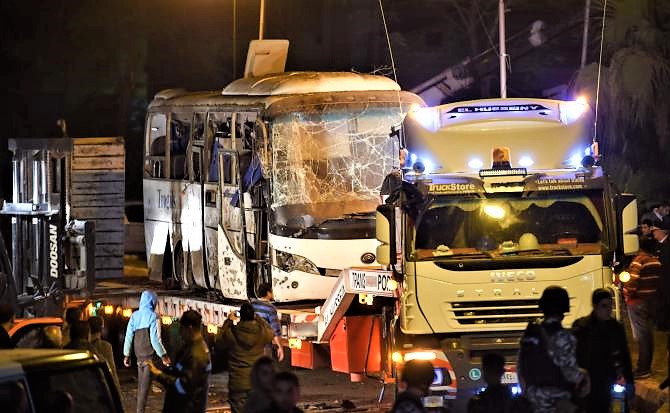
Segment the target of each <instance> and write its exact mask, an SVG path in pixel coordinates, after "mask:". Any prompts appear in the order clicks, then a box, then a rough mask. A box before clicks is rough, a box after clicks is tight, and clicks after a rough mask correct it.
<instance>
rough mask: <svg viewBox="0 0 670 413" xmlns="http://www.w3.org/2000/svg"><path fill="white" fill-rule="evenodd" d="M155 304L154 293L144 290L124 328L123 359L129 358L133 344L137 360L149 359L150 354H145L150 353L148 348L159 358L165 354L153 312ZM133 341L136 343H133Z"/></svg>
mask: <svg viewBox="0 0 670 413" xmlns="http://www.w3.org/2000/svg"><path fill="white" fill-rule="evenodd" d="M157 303H158V296H156V293H154V292H153V291H151V290H145V291H144V292H143V293H142V296H141V297H140V308H139V309H138V310H137V311H135V312H133V315H131V316H130V320H129V321H128V327H126V339H125V340H124V342H123V355H124V356H125V357H130V347H131V346H132V345H133V344H135V346H134V347H135V356H136V357H137V358H138V359H146V358H150V354H146V353H150V352H151V351H150V350H151V349H150V348H149V347H151V348H153V351H155V352H156V354H158V356H159V357H163V356H164V355H165V354H167V351H165V347H164V346H163V342H162V341H161V323H160V320H159V319H158V315H157V314H156V311H155V308H156V304H157ZM136 336H137V337H136ZM147 337H148V340H147ZM133 340H134V341H136V342H135V343H133ZM137 341H142V342H137ZM149 343H150V346H149V345H148V344H149ZM140 353H143V354H140ZM147 356H149V357H147Z"/></svg>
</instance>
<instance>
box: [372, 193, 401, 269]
mask: <svg viewBox="0 0 670 413" xmlns="http://www.w3.org/2000/svg"><path fill="white" fill-rule="evenodd" d="M375 229H376V238H377V241H379V242H380V245H379V246H378V247H377V262H378V263H380V264H381V265H394V264H395V263H396V261H397V259H396V258H397V257H396V239H395V238H396V229H395V208H394V206H393V205H390V204H384V205H379V206H378V207H377V213H376V218H375Z"/></svg>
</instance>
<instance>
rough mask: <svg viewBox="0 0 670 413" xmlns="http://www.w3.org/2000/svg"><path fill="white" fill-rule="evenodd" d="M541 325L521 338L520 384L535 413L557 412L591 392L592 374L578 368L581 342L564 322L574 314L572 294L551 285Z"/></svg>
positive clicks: (530, 327)
mask: <svg viewBox="0 0 670 413" xmlns="http://www.w3.org/2000/svg"><path fill="white" fill-rule="evenodd" d="M539 304H540V310H541V311H542V314H544V318H543V319H542V320H541V322H531V323H528V326H527V327H526V331H524V333H523V336H522V337H521V342H520V344H521V346H520V349H519V357H518V362H517V368H518V371H519V381H520V383H521V385H522V387H523V388H524V392H525V396H526V398H527V399H528V401H529V402H530V404H531V406H532V410H533V411H534V412H539V413H554V412H556V411H557V408H558V406H561V405H562V406H563V407H564V408H568V407H570V408H574V407H576V406H573V405H571V404H572V402H571V399H572V396H573V393H580V394H584V393H587V391H588V387H589V375H588V373H587V372H586V370H584V369H581V368H579V366H578V365H577V355H576V350H577V340H576V339H575V336H574V335H573V334H572V333H571V332H570V331H569V330H566V329H564V328H563V326H562V324H561V322H562V321H563V317H564V316H565V313H567V312H568V311H570V297H569V296H568V292H567V291H566V290H565V289H564V288H561V287H559V286H549V287H547V288H545V289H544V291H543V292H542V297H540V302H539Z"/></svg>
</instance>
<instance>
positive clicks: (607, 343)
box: [572, 288, 635, 413]
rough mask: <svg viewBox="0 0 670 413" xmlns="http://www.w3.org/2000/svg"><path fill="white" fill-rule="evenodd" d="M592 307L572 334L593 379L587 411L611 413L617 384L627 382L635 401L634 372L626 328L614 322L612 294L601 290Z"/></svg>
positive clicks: (594, 293)
mask: <svg viewBox="0 0 670 413" xmlns="http://www.w3.org/2000/svg"><path fill="white" fill-rule="evenodd" d="M591 303H592V304H593V311H592V312H591V314H590V315H588V316H586V317H582V318H580V319H578V320H575V322H574V323H573V324H572V331H573V334H574V335H575V337H576V338H577V363H578V364H579V366H580V367H582V368H584V369H586V371H588V372H589V375H590V377H591V393H590V394H589V395H588V396H587V397H586V400H585V403H586V408H587V411H589V412H594V413H596V412H608V411H609V410H610V400H611V390H612V386H613V385H614V384H615V383H619V384H623V383H622V382H623V381H624V380H625V384H626V390H627V393H628V394H627V397H628V400H629V402H632V401H633V398H634V397H635V386H634V383H633V369H632V367H631V360H630V353H629V351H628V344H627V342H626V333H625V330H624V327H623V325H622V324H621V323H620V322H618V321H617V320H616V319H614V318H612V306H613V299H612V293H611V292H610V291H609V290H607V289H605V288H598V289H596V290H595V291H594V292H593V294H592V298H591Z"/></svg>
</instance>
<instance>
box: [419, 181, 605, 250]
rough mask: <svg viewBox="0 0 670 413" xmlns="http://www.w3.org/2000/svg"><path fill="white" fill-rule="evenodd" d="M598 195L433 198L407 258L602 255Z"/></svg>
mask: <svg viewBox="0 0 670 413" xmlns="http://www.w3.org/2000/svg"><path fill="white" fill-rule="evenodd" d="M602 217H603V200H602V193H601V192H598V191H594V193H593V194H590V195H584V194H583V193H582V194H574V193H564V194H560V193H558V194H557V193H548V194H540V195H539V196H531V197H521V194H506V195H504V196H502V197H501V196H496V197H491V198H470V199H463V198H454V197H446V196H444V197H437V198H436V199H435V200H434V201H433V202H432V203H431V204H430V205H429V206H428V207H427V208H426V210H425V211H423V212H422V213H421V214H420V215H419V217H418V219H417V224H416V227H415V230H414V231H413V233H414V248H413V249H412V252H411V254H410V258H411V259H415V260H424V259H440V260H443V259H444V260H449V259H454V260H456V259H464V258H487V259H491V258H494V259H496V258H504V257H524V256H533V257H537V256H540V257H541V256H570V255H586V254H600V253H601V252H602V248H603V247H604V246H605V245H606V243H605V234H604V229H603V228H604V227H603V218H602Z"/></svg>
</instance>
